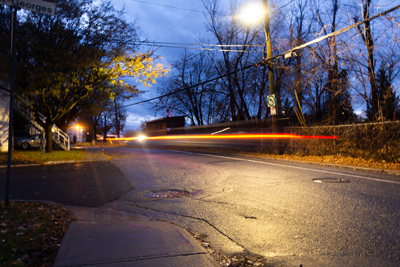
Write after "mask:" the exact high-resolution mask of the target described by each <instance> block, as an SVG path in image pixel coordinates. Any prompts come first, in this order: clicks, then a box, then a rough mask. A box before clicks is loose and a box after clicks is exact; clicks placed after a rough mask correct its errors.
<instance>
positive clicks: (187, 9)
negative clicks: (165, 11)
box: [131, 0, 202, 13]
mask: <svg viewBox="0 0 400 267" xmlns="http://www.w3.org/2000/svg"><path fill="white" fill-rule="evenodd" d="M131 1H133V2H138V3H144V4H149V5H154V6H162V7H168V8H174V9H180V10H186V11H192V12H200V13H201V12H202V11H199V10H194V9H189V8H183V7H176V6H168V5H162V4H156V3H150V2H146V1H140V0H131Z"/></svg>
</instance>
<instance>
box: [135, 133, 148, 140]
mask: <svg viewBox="0 0 400 267" xmlns="http://www.w3.org/2000/svg"><path fill="white" fill-rule="evenodd" d="M146 139H147V136H145V135H143V134H141V135H139V136H138V137H137V140H138V141H139V142H142V141H144V140H146Z"/></svg>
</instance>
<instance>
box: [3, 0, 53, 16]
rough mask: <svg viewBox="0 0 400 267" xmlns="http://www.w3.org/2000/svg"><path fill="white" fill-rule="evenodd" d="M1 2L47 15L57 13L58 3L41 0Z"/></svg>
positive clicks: (8, 0)
mask: <svg viewBox="0 0 400 267" xmlns="http://www.w3.org/2000/svg"><path fill="white" fill-rule="evenodd" d="M0 4H3V5H7V6H11V7H14V8H22V9H26V10H30V11H33V12H37V13H42V14H47V15H55V14H56V4H54V3H50V2H46V1H41V0H20V1H15V0H0Z"/></svg>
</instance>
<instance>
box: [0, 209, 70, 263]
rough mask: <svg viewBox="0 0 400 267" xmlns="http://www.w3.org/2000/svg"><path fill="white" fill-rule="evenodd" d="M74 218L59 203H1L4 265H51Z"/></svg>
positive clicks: (0, 237) (0, 256)
mask: <svg viewBox="0 0 400 267" xmlns="http://www.w3.org/2000/svg"><path fill="white" fill-rule="evenodd" d="M72 220H73V216H72V214H71V213H70V212H69V211H68V210H66V209H63V208H61V207H59V206H56V205H48V204H44V203H26V202H11V203H10V204H9V205H8V206H7V207H5V205H4V203H3V202H2V203H0V221H1V223H0V246H1V249H0V262H1V263H2V266H52V265H53V263H54V260H55V258H56V255H57V251H58V248H59V246H60V244H61V240H62V238H63V236H64V234H65V232H66V230H67V228H68V225H69V224H70V222H71V221H72Z"/></svg>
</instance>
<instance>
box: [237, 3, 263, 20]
mask: <svg viewBox="0 0 400 267" xmlns="http://www.w3.org/2000/svg"><path fill="white" fill-rule="evenodd" d="M265 13H266V11H265V10H264V7H263V6H262V5H261V4H257V3H252V4H249V5H247V6H245V7H244V8H243V10H242V12H241V13H240V15H239V18H240V19H241V20H242V21H244V22H245V23H247V24H254V23H257V22H261V21H262V19H263V18H264V16H265Z"/></svg>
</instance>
